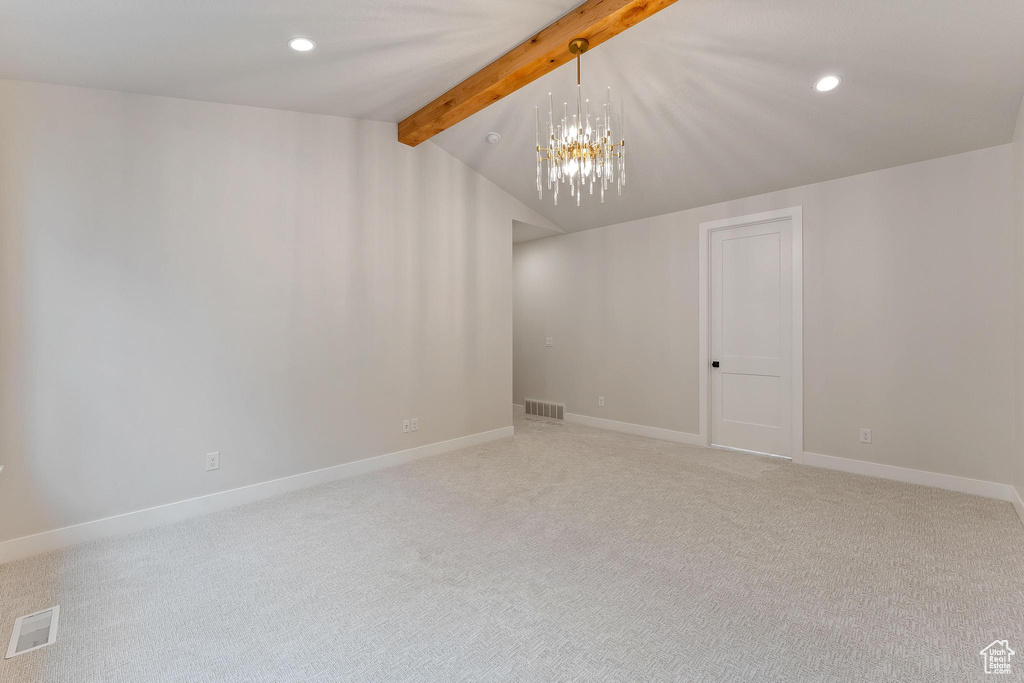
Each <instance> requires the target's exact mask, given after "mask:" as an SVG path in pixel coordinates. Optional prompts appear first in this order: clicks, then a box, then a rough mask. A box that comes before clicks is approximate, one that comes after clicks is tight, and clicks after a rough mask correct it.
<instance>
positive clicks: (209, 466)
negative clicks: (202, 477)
mask: <svg viewBox="0 0 1024 683" xmlns="http://www.w3.org/2000/svg"><path fill="white" fill-rule="evenodd" d="M219 469H220V451H217V452H216V453H207V454H206V471H207V472H212V471H213V470H219Z"/></svg>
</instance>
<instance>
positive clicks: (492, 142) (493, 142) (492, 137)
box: [486, 132, 501, 145]
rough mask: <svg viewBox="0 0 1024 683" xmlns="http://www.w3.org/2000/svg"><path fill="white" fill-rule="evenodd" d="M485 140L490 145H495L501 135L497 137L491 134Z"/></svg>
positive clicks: (496, 134) (499, 140) (495, 134)
mask: <svg viewBox="0 0 1024 683" xmlns="http://www.w3.org/2000/svg"><path fill="white" fill-rule="evenodd" d="M486 140H487V142H489V143H491V144H492V145H496V144H498V143H499V142H501V135H499V134H498V133H494V132H491V133H488V134H487V136H486Z"/></svg>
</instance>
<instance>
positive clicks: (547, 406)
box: [525, 399, 565, 420]
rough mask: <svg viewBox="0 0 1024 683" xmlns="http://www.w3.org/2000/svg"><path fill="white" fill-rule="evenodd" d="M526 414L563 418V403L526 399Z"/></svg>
mask: <svg viewBox="0 0 1024 683" xmlns="http://www.w3.org/2000/svg"><path fill="white" fill-rule="evenodd" d="M525 403H526V414H527V415H536V416H537V417H550V418H551V419H553V420H564V419H565V405H564V404H562V403H548V402H547V401H534V400H531V399H526V401H525Z"/></svg>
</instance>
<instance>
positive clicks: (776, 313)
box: [711, 218, 793, 456]
mask: <svg viewBox="0 0 1024 683" xmlns="http://www.w3.org/2000/svg"><path fill="white" fill-rule="evenodd" d="M792 245H793V231H792V223H791V220H790V219H788V218H786V219H784V220H778V221H772V222H768V223H759V224H755V225H746V226H739V227H734V228H726V229H721V230H716V231H714V232H712V233H711V358H712V359H713V360H715V361H718V362H719V367H717V368H712V370H711V441H712V443H713V444H715V445H718V446H726V447H729V448H742V449H745V450H752V451H759V452H762V453H773V454H776V455H787V456H788V455H790V442H791V426H792V414H791V413H792V368H791V367H790V366H791V365H792V360H791V359H792V327H793V326H792V321H793V303H792V302H793V296H792V289H793V285H792V283H793V278H792V268H793V256H792Z"/></svg>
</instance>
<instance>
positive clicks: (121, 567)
mask: <svg viewBox="0 0 1024 683" xmlns="http://www.w3.org/2000/svg"><path fill="white" fill-rule="evenodd" d="M516 429H517V433H516V436H515V438H514V439H504V440H502V441H497V442H493V443H490V444H486V445H484V446H480V447H475V448H470V449H466V450H463V451H458V452H455V453H451V454H447V455H441V456H437V457H434V458H430V459H426V460H422V461H419V462H416V463H413V464H410V465H405V466H401V467H398V468H394V469H390V470H384V471H381V472H376V473H373V474H369V475H365V476H362V477H357V478H352V479H347V480H344V481H341V482H337V483H333V484H328V485H324V486H320V487H317V488H314V489H308V490H306V491H302V492H299V493H295V494H291V495H288V496H285V497H282V498H277V499H274V500H269V501H264V502H260V503H256V504H253V505H249V506H247V507H244V508H238V509H235V510H231V511H227V512H222V513H218V514H215V515H211V516H208V517H205V518H201V519H196V520H192V521H189V522H185V523H180V524H176V525H174V526H169V527H164V528H160V529H155V530H152V531H148V532H144V533H139V534H135V535H132V536H126V537H122V538H118V539H113V540H108V541H102V542H96V543H91V544H87V545H84V546H79V547H77V548H73V549H70V550H67V551H63V552H59V553H53V554H49V555H46V556H42V557H38V558H33V559H30V560H25V561H21V562H16V563H12V564H8V565H4V566H2V567H0V624H2V628H3V639H4V643H6V639H7V637H8V636H9V633H10V628H11V625H12V623H13V621H14V618H15V617H16V616H18V615H20V614H25V613H28V612H30V611H34V610H38V609H41V608H44V607H48V606H50V605H53V604H58V603H59V604H60V605H61V610H62V611H61V624H60V637H59V640H58V642H57V644H55V645H53V646H50V647H48V648H45V649H42V650H39V651H36V652H33V653H29V654H26V655H23V656H20V657H17V658H15V659H12V660H8V661H5V662H0V680H2V681H4V682H15V681H16V682H19V683H20V682H27V681H69V682H70V681H74V682H76V683H78V682H88V681H139V682H143V681H144V682H146V683H149V682H152V681H434V680H444V681H494V680H510V681H512V680H514V681H605V680H608V681H626V680H682V681H815V682H817V681H843V682H844V683H849V682H854V681H856V682H861V681H907V682H909V681H922V682H924V681H927V682H928V683H935V682H937V681H956V682H958V683H959V682H961V681H972V680H979V681H980V680H985V679H986V678H990V679H991V678H992V677H986V676H985V675H984V674H983V673H982V661H981V657H980V656H979V654H978V653H979V651H980V650H981V649H982V648H983V647H985V646H986V645H988V644H989V643H990V642H991V641H993V640H995V639H997V638H999V639H1004V638H1005V639H1009V641H1010V646H1011V647H1013V648H1014V649H1015V650H1016V651H1017V652H1018V653H1019V654H1018V657H1019V659H1018V661H1017V662H1016V663H1015V676H1013V677H1006V676H1002V677H1000V680H1024V527H1022V526H1021V524H1020V522H1019V521H1018V520H1017V518H1016V516H1015V514H1014V511H1013V509H1012V507H1011V506H1010V505H1009V504H1007V503H1002V502H998V501H994V500H988V499H985V498H978V497H974V496H968V495H962V494H956V493H950V492H947V491H940V490H937V489H929V488H923V487H916V486H911V485H905V484H898V483H893V482H888V481H883V480H879V479H870V478H865V477H859V476H855V475H848V474H841V473H837V472H831V471H826V470H822V469H815V468H812V467H801V466H797V465H789V464H785V463H784V462H781V461H777V460H770V459H761V458H757V457H754V456H747V455H740V454H732V453H726V452H720V451H708V450H703V449H696V448H690V447H686V446H678V445H674V444H668V443H663V442H659V441H652V440H648V439H644V438H641V437H633V436H625V435H621V434H616V433H612V432H604V431H599V430H595V429H590V428H586V427H580V426H575V425H561V424H555V423H551V422H544V421H540V420H535V419H530V418H519V419H518V420H517V423H516Z"/></svg>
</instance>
